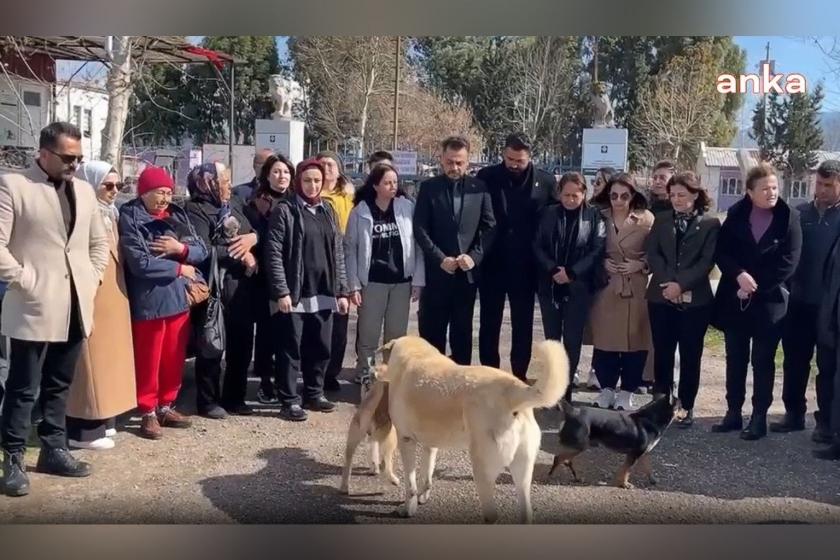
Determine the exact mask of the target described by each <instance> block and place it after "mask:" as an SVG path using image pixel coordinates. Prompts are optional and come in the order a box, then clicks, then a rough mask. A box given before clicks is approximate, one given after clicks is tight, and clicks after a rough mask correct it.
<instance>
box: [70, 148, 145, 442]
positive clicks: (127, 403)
mask: <svg viewBox="0 0 840 560" xmlns="http://www.w3.org/2000/svg"><path fill="white" fill-rule="evenodd" d="M76 176H77V177H78V178H79V179H82V180H83V181H85V182H87V183H89V184H90V185H91V186H92V187H93V188H94V190H96V198H97V201H98V202H99V211H100V217H101V218H102V222H103V223H104V224H105V230H106V231H107V232H108V236H109V238H108V241H109V244H110V260H109V261H108V267H107V269H106V270H105V275H104V276H103V278H102V284H100V286H99V290H98V291H97V293H96V300H95V301H94V319H93V320H94V326H93V333H92V334H91V336H90V338H88V339H87V340H86V341H85V342H84V345H83V347H82V353H81V356H80V358H79V363H78V366H77V369H76V375H75V377H74V379H73V383H72V385H71V386H70V396H69V398H68V400H67V437H68V440H69V443H70V446H71V447H76V448H80V449H111V448H112V447H114V440H113V439H111V437H113V436H114V435H116V429H115V423H114V418H115V417H116V416H117V415H119V414H122V413H124V412H126V411H128V410H131V409H133V408H135V407H136V406H137V394H136V389H135V378H134V349H133V345H132V337H131V313H130V310H129V306H128V296H127V295H126V288H125V275H124V272H123V266H122V262H121V259H120V255H119V250H118V247H119V243H118V241H119V234H118V232H117V219H118V217H119V213H118V211H117V208H116V206H114V201H115V200H116V197H117V193H118V192H119V190H120V187H122V183H121V182H120V176H119V174H118V173H117V172H116V171H115V170H114V168H113V166H112V165H111V164H110V163H106V162H102V161H91V162H86V163H83V164H82V165H81V166H79V169H78V170H77V171H76ZM79 183H80V182H77V185H79Z"/></svg>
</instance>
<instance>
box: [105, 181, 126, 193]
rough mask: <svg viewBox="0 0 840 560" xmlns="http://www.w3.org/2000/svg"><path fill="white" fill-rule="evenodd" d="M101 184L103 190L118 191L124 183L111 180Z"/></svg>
mask: <svg viewBox="0 0 840 560" xmlns="http://www.w3.org/2000/svg"><path fill="white" fill-rule="evenodd" d="M102 186H103V187H105V190H107V191H113V190H118V191H119V190H122V188H123V187H124V186H125V183H112V182H110V181H108V182H107V183H102Z"/></svg>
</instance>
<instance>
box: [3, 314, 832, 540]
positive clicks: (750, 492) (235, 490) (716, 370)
mask: <svg viewBox="0 0 840 560" xmlns="http://www.w3.org/2000/svg"><path fill="white" fill-rule="evenodd" d="M476 317H478V310H477V309H476ZM412 319H415V317H412ZM354 323H355V321H351V332H350V340H351V341H352V340H354V336H355V334H354V332H353V327H354ZM536 324H537V325H539V324H541V323H539V317H537V319H536ZM507 329H508V326H507V324H506V326H505V332H503V346H504V347H503V349H502V356H503V367H506V365H507V364H506V360H505V356H506V353H507V352H508V351H509V346H508V345H509V338H508V336H509V331H507ZM410 331H411V332H415V333H416V323H413V324H412V325H411V327H410ZM536 331H537V332H536V335H535V336H536V337H537V338H539V337H541V336H542V329H541V328H538V329H536ZM477 334H478V328H477V325H476V329H475V335H476V336H477ZM351 344H352V343H351ZM476 345H477V341H476ZM587 350H588V349H587ZM354 358H355V356H354V355H353V352H352V351H348V355H347V361H346V364H345V365H348V366H349V365H351V360H353V359H354ZM474 361H475V362H477V358H476V357H474ZM588 361H589V354H588V352H587V353H586V356H585V358H584V363H585V364H588ZM345 375H346V376H347V377H348V378H349V377H350V376H351V372H350V371H349V370H347V371H345ZM188 377H191V376H188ZM778 377H779V379H778V381H777V384H776V392H775V393H776V397H777V401H776V402H775V403H774V406H773V409H772V410H771V413H773V414H781V413H782V411H783V409H782V406H781V401H780V399H779V395H780V394H781V375H780V374H779V376H778ZM191 385H192V384H191V380H188V382H187V386H186V388H185V391H184V392H183V394H182V401H183V402H184V408H185V409H186V408H191V404H192V402H193V401H194V393H193V391H192V386H191ZM255 391H256V380H252V383H251V387H250V396H251V398H253V396H254V393H255ZM809 391H810V394H809V397H808V398H809V404H811V403H813V402H814V401H813V398H814V395H813V385H812V387H811V388H810V389H809ZM592 396H593V395H592V394H590V393H576V398H578V399H580V400H591V399H592ZM723 396H724V385H723V361H722V358H721V356H719V355H709V356H707V357H706V358H705V359H704V370H703V377H702V382H701V391H700V397H699V401H698V404H697V409H696V413H697V416H698V421H697V423H696V424H695V427H694V428H693V429H691V430H680V429H676V428H673V429H671V430H670V431H669V432H668V433H667V435H666V437H665V438H664V439H663V441H662V443H661V444H660V445H659V447H658V448H657V449H656V451H655V452H654V454H653V464H654V468H655V470H656V472H657V475H658V478H659V483H658V485H656V486H655V487H650V488H648V487H645V486H644V481H642V480H636V481H635V482H638V483H639V486H640V488H639V489H636V490H619V489H616V488H611V487H608V486H604V485H602V484H601V483H600V481H606V480H609V479H610V477H611V476H612V474H613V473H614V472H615V469H617V468H618V466H619V464H620V462H621V459H620V458H619V457H617V456H615V455H611V454H609V453H607V452H605V451H603V450H600V449H595V450H592V451H590V452H589V453H588V454H586V455H583V456H582V457H581V458H580V460H579V464H578V465H577V468H578V470H579V472H580V474H581V475H582V477H583V478H584V479H585V481H586V483H584V484H571V482H570V478H569V475H568V473H566V472H563V473H561V475H560V476H559V477H557V478H555V479H552V480H548V478H547V472H548V468H549V465H550V464H551V455H550V452H551V449H552V448H553V445H554V442H555V438H556V430H557V423H558V415H557V413H556V412H555V411H541V412H540V414H539V419H540V423H541V425H542V426H543V429H544V436H543V449H544V451H545V452H544V453H541V454H540V457H539V459H538V464H537V466H536V471H535V476H534V485H533V503H534V512H535V518H536V522H538V523H735V522H739V523H761V522H794V523H838V522H840V507H838V506H840V464H837V463H826V462H823V461H817V460H815V459H812V458H811V456H810V450H811V449H812V448H813V447H814V444H812V443H811V441H810V430H809V431H807V432H801V433H797V434H791V435H777V434H771V435H770V436H769V437H768V438H766V439H764V440H762V441H759V442H745V441H742V440H740V439H739V438H738V437H737V434H725V435H721V434H711V433H709V427H710V426H711V424H712V423H713V422H714V421H716V420H717V419H719V418H720V416H721V415H722V414H723V412H724V409H725V405H724V398H723ZM357 400H358V387H357V386H355V385H353V384H351V383H346V384H344V385H343V389H342V392H341V394H340V397H339V401H340V404H339V407H338V410H337V411H336V412H335V413H333V414H328V415H325V414H312V415H311V416H310V420H309V421H308V422H305V423H302V424H290V423H287V422H284V421H282V420H280V419H279V418H278V417H277V415H276V410H274V409H273V408H272V407H262V408H261V409H260V410H259V413H258V415H256V416H253V417H247V418H245V417H239V418H229V419H227V420H224V421H212V420H206V419H202V418H197V419H196V421H195V427H194V428H193V429H192V430H184V431H177V430H167V431H166V435H165V438H164V439H163V440H161V441H156V442H152V441H147V440H143V439H140V438H138V437H136V435H134V433H132V432H133V430H135V429H136V426H137V419H136V418H135V419H128V422H127V428H126V429H127V431H123V432H121V433H120V434H119V435H118V436H117V438H116V440H117V447H116V449H114V450H112V451H107V452H99V453H95V452H77V453H78V455H79V456H80V457H83V458H85V459H86V460H89V461H91V462H92V463H93V465H94V469H95V473H94V476H92V477H91V478H88V479H82V480H72V479H60V478H56V477H48V476H42V475H39V474H37V473H33V474H32V475H31V480H32V494H31V495H30V496H27V497H25V498H18V499H12V498H6V497H3V496H0V522H2V523H10V522H21V523H37V522H42V523H54V522H61V523H231V522H237V523H293V522H294V523H395V522H398V523H404V522H406V520H404V519H401V518H399V517H398V516H397V515H396V514H395V511H396V508H397V506H398V505H399V502H400V499H401V495H402V494H401V489H398V488H394V487H388V488H383V487H382V486H381V485H380V483H379V482H378V480H376V479H374V478H373V477H371V476H369V475H367V473H366V467H365V466H364V465H366V459H365V456H366V455H367V452H366V447H365V446H363V447H361V448H360V450H359V452H358V453H357V456H356V465H357V466H359V467H360V468H357V472H358V473H359V475H358V476H356V477H355V478H354V487H353V491H354V495H353V496H350V497H347V496H342V495H340V494H339V493H338V491H337V487H338V483H339V472H340V466H341V464H342V454H343V446H344V439H345V436H346V426H347V424H348V422H349V420H350V417H351V416H352V414H353V410H354V406H355V403H356V402H357ZM748 412H749V411H748V410H745V413H748ZM812 424H813V418H809V427H810V426H811V425H812ZM36 457H37V450H34V449H32V450H30V452H29V453H28V455H27V463H28V464H29V465H30V466H33V465H34V462H35V459H36ZM438 457H439V458H438V468H439V472H438V475H437V477H436V481H435V483H436V486H435V488H434V491H433V496H432V499H431V500H430V502H429V503H428V504H426V505H425V506H422V507H421V508H420V510H419V513H418V515H417V517H416V518H414V519H413V520H412V521H413V522H416V523H479V522H480V515H479V510H478V499H477V496H476V494H475V490H474V486H473V483H472V478H471V470H470V464H469V460H468V458H467V456H466V453H464V452H459V451H451V450H443V451H441V453H440V454H439V456H438ZM397 466H398V468H399V460H397ZM499 481H500V484H499V487H498V492H497V500H498V502H499V504H500V507H501V508H502V512H501V513H502V515H501V520H502V521H503V522H512V521H514V520H515V513H514V512H515V508H514V506H515V499H514V493H513V486H512V484H511V480H510V477H509V476H507V475H502V476H501V477H500V479H499Z"/></svg>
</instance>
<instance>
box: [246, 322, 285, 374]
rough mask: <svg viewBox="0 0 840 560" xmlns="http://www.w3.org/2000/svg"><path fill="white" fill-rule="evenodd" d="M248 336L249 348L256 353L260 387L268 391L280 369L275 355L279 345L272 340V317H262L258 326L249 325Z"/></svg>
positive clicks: (255, 359)
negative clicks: (277, 370)
mask: <svg viewBox="0 0 840 560" xmlns="http://www.w3.org/2000/svg"><path fill="white" fill-rule="evenodd" d="M248 336H249V339H248V340H249V342H248V348H253V351H254V352H253V357H254V373H255V374H256V375H257V376H258V377H259V378H260V385H262V386H263V387H264V388H266V389H267V388H268V387H271V379H272V377H274V373H275V370H276V369H277V367H278V364H277V360H278V356H277V354H276V353H275V350H276V347H277V345H276V344H275V343H274V341H273V340H272V338H273V337H274V325H273V321H272V319H271V316H270V315H268V314H266V315H265V316H263V315H260V317H259V318H258V319H257V321H256V325H254V324H251V325H249V327H248Z"/></svg>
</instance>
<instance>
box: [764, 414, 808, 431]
mask: <svg viewBox="0 0 840 560" xmlns="http://www.w3.org/2000/svg"><path fill="white" fill-rule="evenodd" d="M804 429H805V415H804V414H793V413H790V412H785V417H784V418H783V419H782V421H781V422H771V423H770V431H771V432H776V433H779V434H787V433H789V432H801V431H802V430H804Z"/></svg>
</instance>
